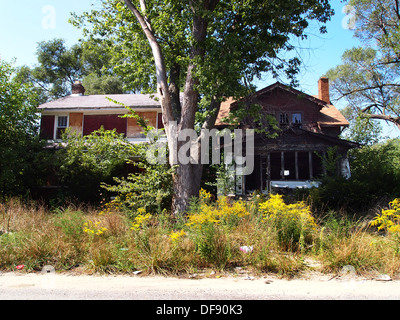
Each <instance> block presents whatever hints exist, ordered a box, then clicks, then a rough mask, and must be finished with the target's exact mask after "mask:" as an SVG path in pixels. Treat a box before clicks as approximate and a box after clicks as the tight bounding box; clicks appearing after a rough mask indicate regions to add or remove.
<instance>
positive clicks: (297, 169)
mask: <svg viewBox="0 0 400 320" xmlns="http://www.w3.org/2000/svg"><path fill="white" fill-rule="evenodd" d="M294 166H295V169H296V180H299V153H298V152H297V151H296V152H295V153H294Z"/></svg>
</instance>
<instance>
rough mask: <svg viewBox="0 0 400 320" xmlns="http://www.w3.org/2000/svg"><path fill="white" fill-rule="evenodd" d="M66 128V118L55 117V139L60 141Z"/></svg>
mask: <svg viewBox="0 0 400 320" xmlns="http://www.w3.org/2000/svg"><path fill="white" fill-rule="evenodd" d="M67 127H68V116H57V117H56V129H55V139H56V140H59V139H61V136H62V134H63V133H64V131H65V129H66V128H67Z"/></svg>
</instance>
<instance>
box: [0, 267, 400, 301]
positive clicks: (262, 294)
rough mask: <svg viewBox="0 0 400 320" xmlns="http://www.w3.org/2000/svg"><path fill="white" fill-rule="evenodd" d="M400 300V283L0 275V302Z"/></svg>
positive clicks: (325, 278) (318, 278)
mask: <svg viewBox="0 0 400 320" xmlns="http://www.w3.org/2000/svg"><path fill="white" fill-rule="evenodd" d="M355 299H356V300H359V299H362V300H376V299H379V300H381V299H384V300H399V299H400V281H399V280H397V281H377V280H373V279H363V278H342V277H335V278H332V277H331V276H327V275H318V276H313V277H310V278H308V279H294V280H284V279H278V278H276V277H274V276H270V277H269V276H267V277H262V278H254V279H253V278H248V277H247V276H246V275H240V276H237V277H221V278H203V279H196V278H195V279H179V278H166V277H141V276H88V275H79V276H77V275H71V274H54V273H51V274H41V273H37V274H24V273H18V272H14V273H2V274H0V300H181V301H182V300H213V301H215V300H232V301H233V300H355Z"/></svg>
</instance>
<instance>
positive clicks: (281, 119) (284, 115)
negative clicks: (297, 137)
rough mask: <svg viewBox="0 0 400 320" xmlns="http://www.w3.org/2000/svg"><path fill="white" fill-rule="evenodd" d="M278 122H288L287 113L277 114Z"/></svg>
mask: <svg viewBox="0 0 400 320" xmlns="http://www.w3.org/2000/svg"><path fill="white" fill-rule="evenodd" d="M279 124H289V114H287V113H280V114H279Z"/></svg>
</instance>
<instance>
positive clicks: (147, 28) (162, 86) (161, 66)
mask: <svg viewBox="0 0 400 320" xmlns="http://www.w3.org/2000/svg"><path fill="white" fill-rule="evenodd" d="M124 2H125V4H126V6H127V7H128V8H129V9H130V10H131V11H132V13H133V14H134V15H135V17H136V19H137V21H138V22H139V24H140V26H141V27H142V30H143V32H144V34H145V35H146V37H147V40H148V41H149V44H150V47H151V49H152V52H153V57H154V61H155V65H156V77H157V90H158V94H159V96H160V99H161V108H162V111H163V124H164V127H165V128H166V129H168V128H169V122H170V121H174V117H173V113H172V106H171V96H170V93H169V90H168V78H167V69H166V65H165V60H164V57H163V54H162V50H161V47H160V45H159V43H158V41H157V38H156V36H155V35H154V31H153V29H152V27H151V25H150V22H149V21H146V19H145V18H144V17H143V16H142V14H141V13H140V12H139V10H138V9H137V8H136V7H135V6H134V5H133V4H132V2H131V1H130V0H124ZM140 2H141V5H142V9H144V10H146V3H145V1H144V0H141V1H140ZM166 131H167V132H168V130H166Z"/></svg>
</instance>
